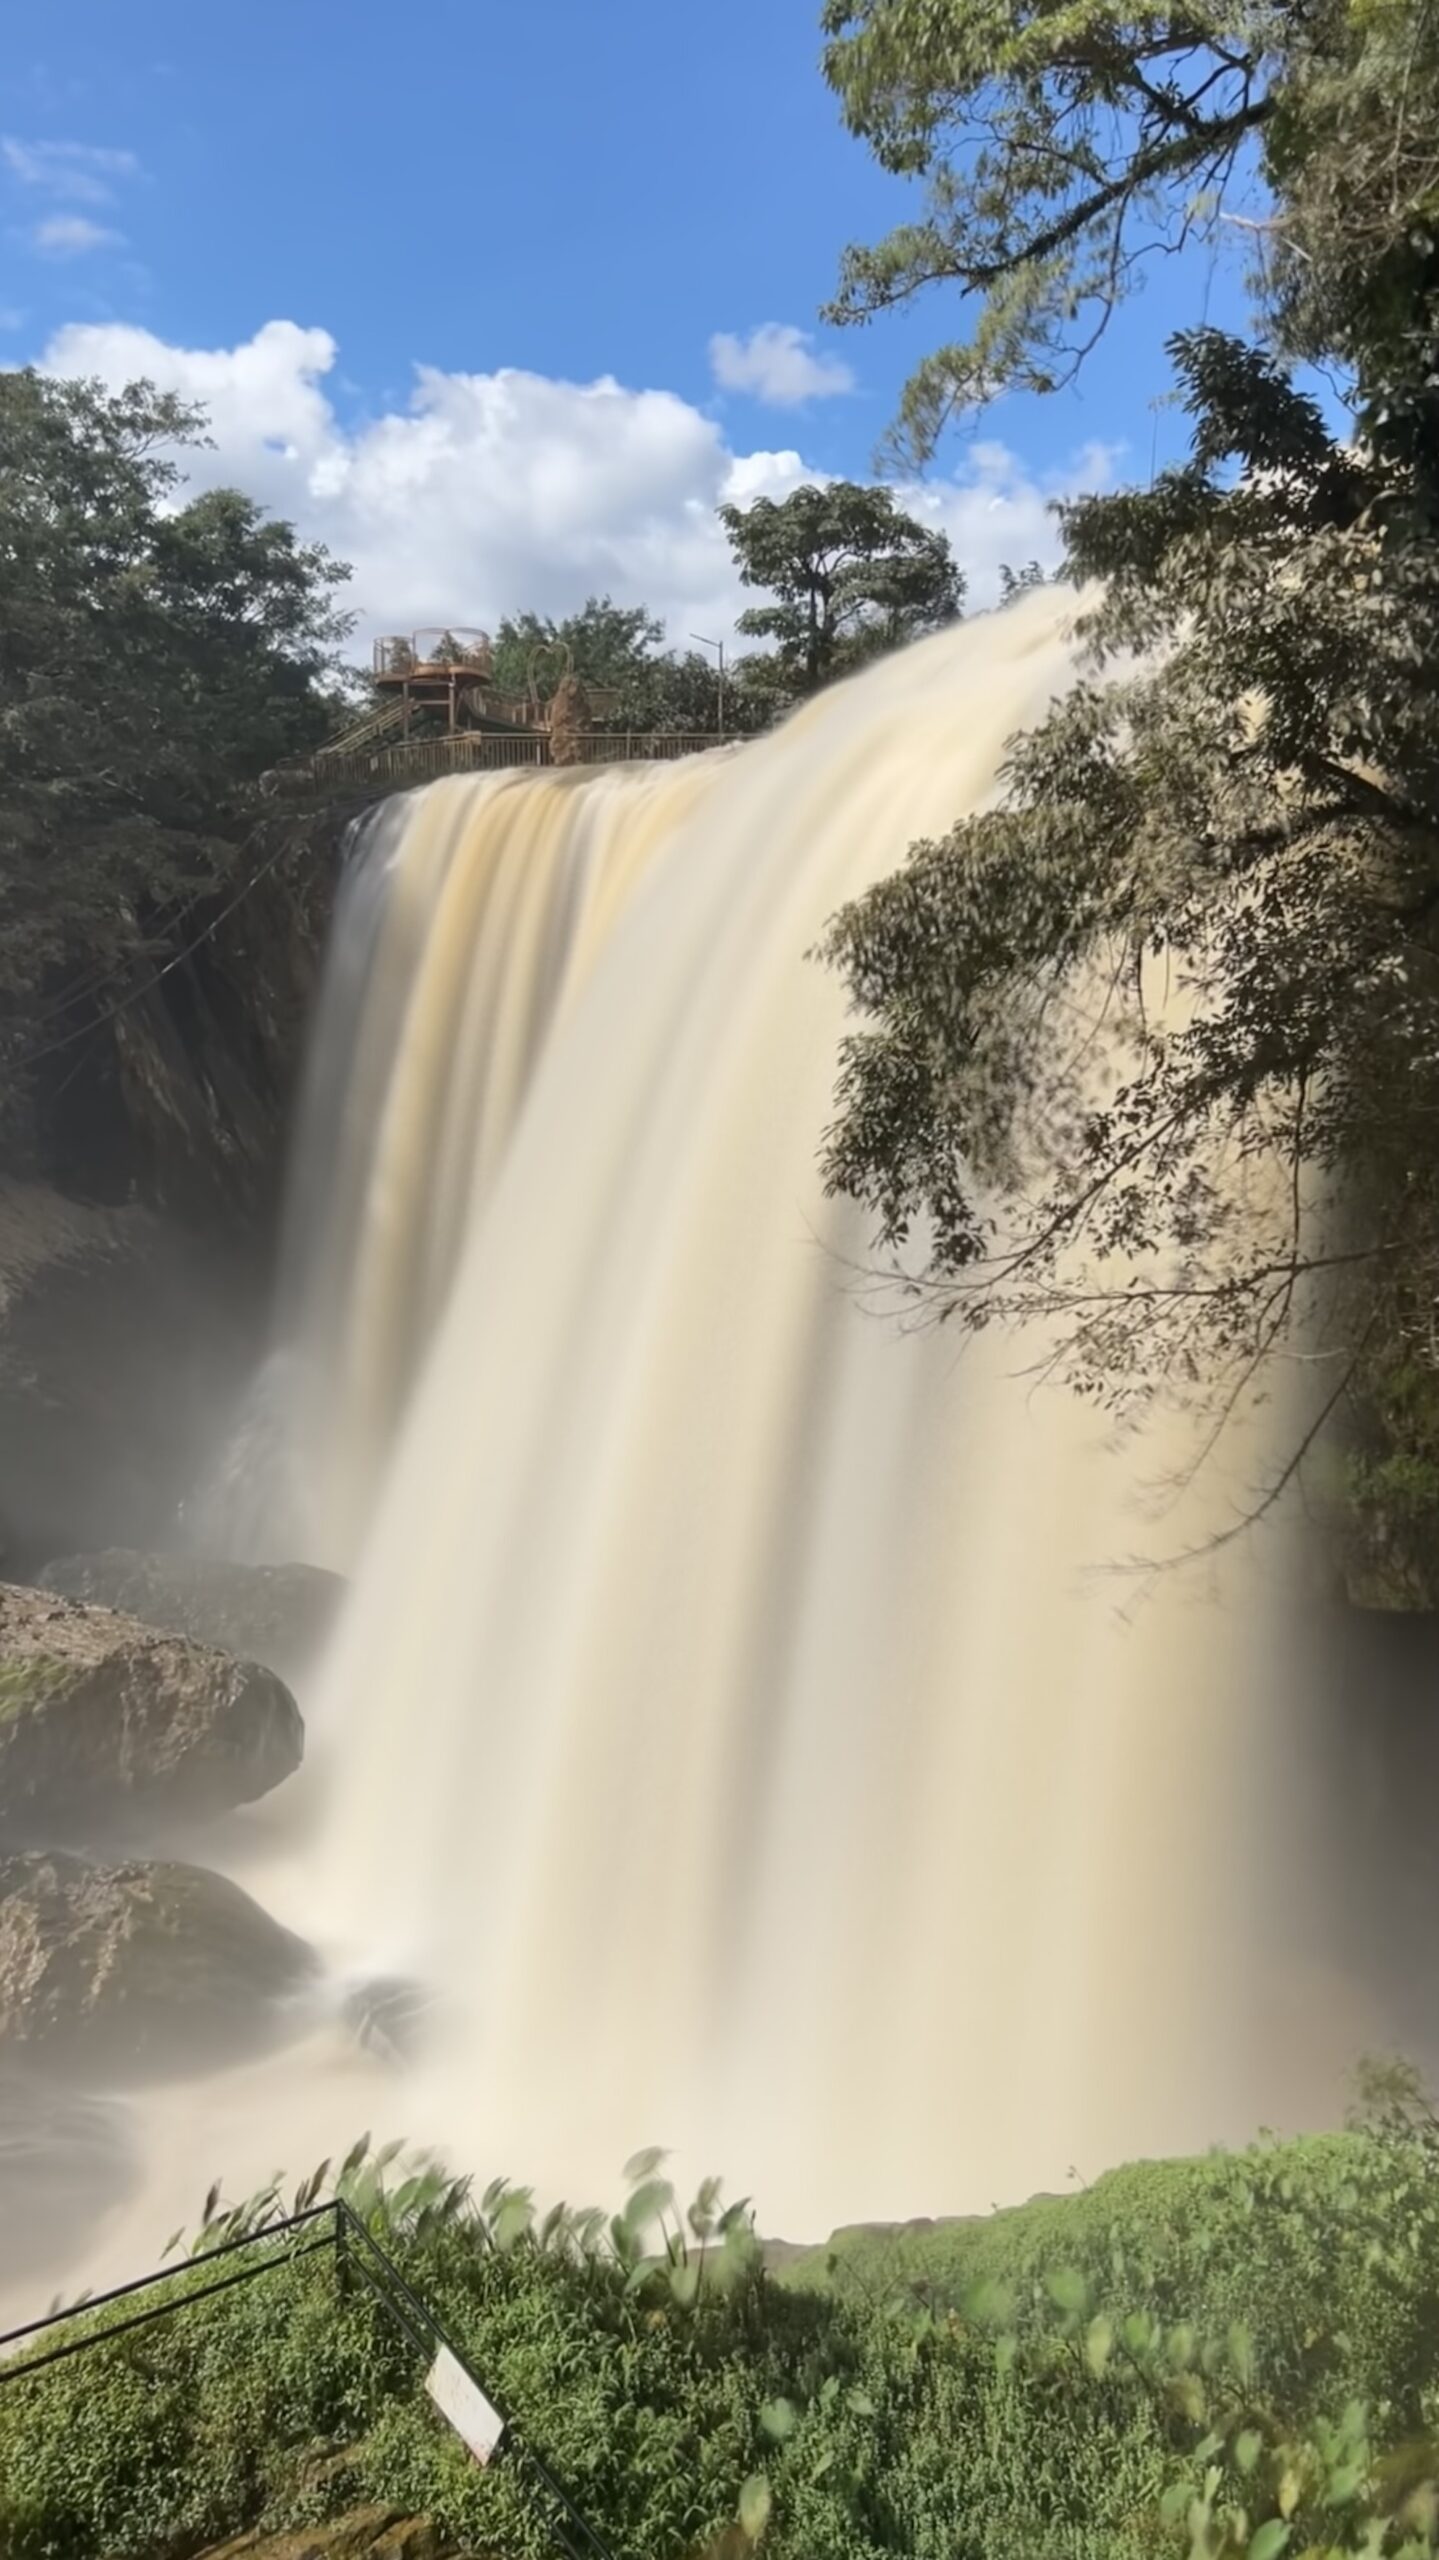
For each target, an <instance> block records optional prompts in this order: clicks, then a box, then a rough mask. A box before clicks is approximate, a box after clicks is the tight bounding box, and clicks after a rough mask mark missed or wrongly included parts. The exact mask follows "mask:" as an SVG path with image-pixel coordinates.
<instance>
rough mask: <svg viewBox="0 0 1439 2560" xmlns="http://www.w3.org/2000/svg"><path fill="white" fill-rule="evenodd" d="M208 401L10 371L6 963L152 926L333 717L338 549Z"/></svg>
mask: <svg viewBox="0 0 1439 2560" xmlns="http://www.w3.org/2000/svg"><path fill="white" fill-rule="evenodd" d="M202 441H203V418H202V416H201V413H200V412H199V411H197V410H195V409H193V408H190V407H188V406H186V405H185V404H184V403H182V402H180V401H179V400H177V399H175V398H174V397H173V396H172V395H171V394H170V393H168V392H158V391H156V390H155V389H154V387H153V386H152V385H151V384H148V383H144V382H138V383H133V384H131V385H130V386H129V387H128V389H126V390H123V391H121V392H119V393H111V392H108V391H106V390H105V389H104V388H103V387H102V386H101V385H100V384H98V383H89V382H56V381H51V380H48V379H46V378H44V377H42V376H40V375H39V374H37V373H35V372H33V371H16V372H10V373H0V896H3V899H4V904H5V916H6V932H5V937H4V948H3V958H0V986H3V987H5V988H6V989H8V990H10V991H12V992H15V991H19V992H21V993H25V992H29V993H33V992H34V991H35V989H36V988H37V987H38V985H39V984H40V983H41V982H42V981H43V980H44V979H45V977H46V976H47V974H48V973H50V972H51V971H53V970H54V969H55V968H57V967H59V966H61V965H62V964H64V963H66V962H67V961H69V960H72V959H74V958H75V957H76V956H77V954H83V956H84V959H85V961H86V963H87V964H88V965H91V966H93V965H94V964H95V963H96V962H97V961H98V962H99V963H100V964H101V965H102V966H103V965H104V964H105V963H106V962H107V961H108V960H109V959H111V958H114V957H118V956H120V955H121V954H123V953H124V952H126V951H129V950H132V949H133V948H135V947H136V946H137V944H139V943H141V942H143V939H144V935H145V931H146V916H147V915H148V914H151V913H153V911H154V910H155V909H156V907H157V906H158V905H160V904H162V903H163V902H164V901H165V900H166V899H174V898H177V897H180V896H182V895H185V894H190V893H193V892H195V891H197V890H199V889H202V888H204V887H207V886H211V885H213V884H214V882H215V881H216V879H217V878H218V877H220V876H222V874H223V872H224V869H225V866H226V863H227V861H228V860H229V858H230V849H231V848H232V847H233V846H234V844H235V843H236V842H237V841H239V840H240V839H242V838H243V836H244V834H245V833H246V831H247V830H248V827H249V825H250V823H251V822H252V819H253V816H254V814H255V809H256V806H257V800H256V785H257V783H258V780H259V777H260V775H261V774H262V773H263V772H264V771H265V770H266V769H267V768H268V767H269V766H272V765H273V764H275V763H276V762H278V761H279V760H280V759H282V758H283V757H286V756H288V755H292V754H296V753H299V752H301V751H303V750H304V749H305V748H306V747H308V746H311V745H313V744H315V743H316V742H317V741H318V740H319V739H320V738H322V737H323V736H324V735H325V734H326V732H327V730H328V729H329V728H330V727H331V726H332V724H333V720H334V717H335V701H336V689H337V687H338V686H339V685H340V682H341V677H340V671H339V665H338V659H337V654H336V653H337V651H338V648H339V644H340V642H341V641H342V639H343V638H344V636H345V633H346V631H347V629H348V627H349V626H348V624H347V622H346V620H345V617H344V616H343V615H342V614H340V613H339V612H338V611H337V609H336V605H335V589H336V587H337V586H338V585H339V584H340V583H341V582H342V580H343V579H344V578H345V577H346V576H348V571H347V570H345V569H344V568H342V567H341V566H340V565H339V564H338V563H337V562H335V561H333V560H331V559H330V558H329V556H328V554H327V553H326V552H325V551H324V550H323V549H321V548H320V547H319V546H317V545H312V544H305V543H302V542H300V541H298V540H297V538H296V536H295V533H294V531H293V529H292V528H291V527H290V526H289V525H287V524H282V523H279V522H276V521H275V520H274V519H272V518H270V517H267V516H265V515H264V514H263V512H262V511H261V510H260V508H258V507H257V506H255V505H254V504H253V503H252V501H251V500H250V499H248V498H245V497H242V496H241V495H240V494H239V492H238V491H236V490H233V489H214V490H209V491H206V492H205V493H204V494H202V495H200V496H197V497H194V498H192V499H190V500H188V501H187V502H184V503H182V502H181V500H180V497H179V495H178V492H179V489H180V483H181V465H180V462H179V460H178V459H177V456H179V455H181V454H183V453H184V451H185V450H186V449H187V448H194V447H195V446H196V445H198V444H200V443H201V442H202Z"/></svg>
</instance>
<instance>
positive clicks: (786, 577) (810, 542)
mask: <svg viewBox="0 0 1439 2560" xmlns="http://www.w3.org/2000/svg"><path fill="white" fill-rule="evenodd" d="M719 513H720V522H721V523H722V524H723V526H724V528H725V531H726V532H727V533H728V535H729V538H730V542H731V545H732V547H733V550H734V555H735V558H736V560H737V562H738V563H739V572H740V576H741V578H742V579H743V581H744V584H745V585H746V586H747V587H761V588H764V589H765V590H767V592H768V593H769V594H770V595H771V596H772V597H773V599H774V601H773V603H771V604H765V605H753V606H751V607H750V608H749V609H748V611H746V612H744V613H742V614H741V615H740V618H739V625H738V627H739V629H740V630H741V631H743V632H744V633H745V634H746V635H747V636H748V637H750V638H752V639H756V640H769V641H771V642H773V644H774V649H773V663H774V667H775V670H776V672H777V673H778V675H779V677H780V679H781V681H782V682H783V684H784V685H785V687H786V689H787V690H788V691H790V692H791V693H813V692H814V691H815V690H816V689H817V688H818V687H819V686H820V685H822V684H827V683H829V682H830V680H831V679H832V678H833V677H835V676H837V675H844V674H848V673H849V672H850V670H851V669H852V668H854V667H856V666H859V665H861V664H862V663H863V661H864V660H865V659H866V658H870V657H874V656H877V655H878V654H879V653H880V652H881V651H883V650H886V649H894V648H898V647H900V646H902V644H903V643H904V642H905V641H907V640H914V639H918V638H919V637H920V636H921V635H922V634H923V633H925V632H927V631H936V630H938V629H939V628H940V627H941V625H942V624H944V623H946V622H953V621H955V620H956V619H957V617H958V615H959V613H960V610H961V607H962V605H963V601H964V579H963V577H962V575H961V573H960V571H959V569H958V568H957V567H956V565H955V561H954V558H953V555H952V553H951V551H950V547H949V544H948V542H947V540H946V539H945V536H944V535H943V534H942V533H936V532H934V531H933V530H932V529H931V528H930V527H928V526H926V525H922V524H919V523H917V522H916V521H915V519H914V517H912V516H907V515H904V514H903V513H902V512H901V511H900V509H899V508H898V507H897V506H896V505H895V503H894V499H893V496H892V495H891V493H890V491H889V490H888V489H884V488H872V487H862V486H860V485H859V484H858V483H856V482H854V481H850V480H835V481H830V482H829V483H828V484H826V485H816V486H810V485H806V486H804V487H802V488H799V489H795V490H793V491H792V492H791V494H790V495H789V497H787V498H778V499H776V498H757V499H756V500H755V501H754V503H753V504H752V505H751V506H748V507H737V506H724V507H721V509H720V511H719Z"/></svg>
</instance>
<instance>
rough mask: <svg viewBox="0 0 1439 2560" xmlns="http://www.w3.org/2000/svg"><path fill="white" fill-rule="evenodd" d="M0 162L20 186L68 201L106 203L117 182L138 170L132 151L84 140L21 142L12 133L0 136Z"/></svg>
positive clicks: (132, 175)
mask: <svg viewBox="0 0 1439 2560" xmlns="http://www.w3.org/2000/svg"><path fill="white" fill-rule="evenodd" d="M0 164H3V166H4V167H5V168H6V169H7V170H8V171H9V173H10V176H11V177H12V178H14V179H16V180H17V181H18V183H19V184H20V185H21V186H22V187H39V188H40V189H41V190H42V191H43V192H44V193H45V194H46V195H52V196H61V197H63V198H65V199H66V200H67V201H68V202H69V203H71V204H109V203H110V202H111V200H112V198H113V196H114V193H115V188H116V186H117V184H119V183H120V182H122V181H123V180H124V179H126V178H134V177H138V175H139V170H140V163H139V161H138V160H137V159H136V157H135V154H134V152H133V151H109V150H101V149H98V148H97V147H96V146H95V145H94V144H93V143H88V142H21V141H19V140H18V139H17V138H16V137H15V135H13V134H5V135H3V136H0Z"/></svg>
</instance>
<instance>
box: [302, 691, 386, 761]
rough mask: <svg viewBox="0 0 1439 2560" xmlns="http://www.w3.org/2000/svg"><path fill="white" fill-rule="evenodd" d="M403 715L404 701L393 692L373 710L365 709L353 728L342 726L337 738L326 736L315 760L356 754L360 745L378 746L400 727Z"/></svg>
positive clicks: (361, 746) (316, 752)
mask: <svg viewBox="0 0 1439 2560" xmlns="http://www.w3.org/2000/svg"><path fill="white" fill-rule="evenodd" d="M404 717H405V705H404V701H403V698H402V697H401V696H400V695H398V694H397V695H396V696H395V698H394V700H393V701H391V702H382V703H381V704H380V707H379V709H378V710H377V711H367V712H366V714H365V716H364V719H363V720H357V721H356V722H355V723H354V725H353V727H351V728H349V729H342V730H341V731H340V734H339V736H338V737H337V738H328V739H327V740H326V742H325V744H324V746H322V747H318V748H317V749H316V751H315V758H314V761H315V763H316V764H323V763H325V761H326V760H327V758H329V757H330V756H350V755H358V754H359V752H360V750H361V748H363V747H372V746H378V745H379V744H381V742H382V741H383V740H384V739H386V738H391V737H393V736H394V734H395V731H396V730H397V729H398V728H400V727H402V726H403V723H404Z"/></svg>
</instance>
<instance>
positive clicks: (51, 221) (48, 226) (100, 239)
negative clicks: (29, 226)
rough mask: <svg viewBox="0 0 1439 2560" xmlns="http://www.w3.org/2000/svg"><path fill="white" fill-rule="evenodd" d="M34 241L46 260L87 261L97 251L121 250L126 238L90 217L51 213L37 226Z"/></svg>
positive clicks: (76, 214) (32, 235)
mask: <svg viewBox="0 0 1439 2560" xmlns="http://www.w3.org/2000/svg"><path fill="white" fill-rule="evenodd" d="M30 236H31V239H32V241H33V243H34V246H35V247H36V248H37V249H38V250H39V251H40V254H41V256H42V257H45V258H85V257H88V256H89V255H90V254H91V252H92V251H93V250H95V249H118V248H119V247H120V246H121V245H122V234H121V233H120V232H118V231H111V230H110V229H109V228H108V227H107V225H106V224H105V223H103V222H92V221H91V220H90V217H89V215H88V214H86V213H48V214H47V215H46V216H45V219H44V221H43V222H37V223H36V225H35V228H34V230H33V232H32V233H31V235H30Z"/></svg>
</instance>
